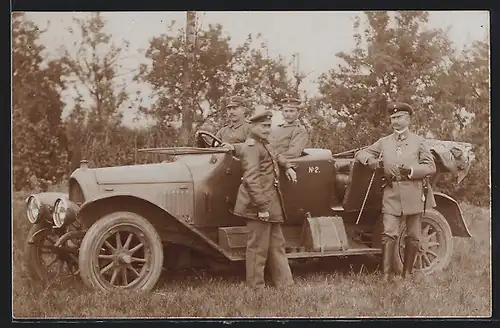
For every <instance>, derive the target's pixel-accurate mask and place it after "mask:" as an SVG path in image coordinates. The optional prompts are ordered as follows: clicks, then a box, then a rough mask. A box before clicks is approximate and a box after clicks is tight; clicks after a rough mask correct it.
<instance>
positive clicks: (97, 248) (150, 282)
mask: <svg viewBox="0 0 500 328" xmlns="http://www.w3.org/2000/svg"><path fill="white" fill-rule="evenodd" d="M141 245H142V246H141ZM79 267H80V276H81V278H82V280H83V282H84V284H85V285H87V286H88V287H89V288H91V289H95V290H101V291H106V292H107V291H116V290H129V291H149V290H151V289H153V287H154V286H155V285H156V283H157V282H158V279H159V278H160V274H161V272H162V267H163V245H162V242H161V239H160V236H159V235H158V232H157V231H156V229H155V228H154V226H153V225H152V224H151V223H150V222H149V221H148V220H146V219H145V218H143V217H142V216H140V215H138V214H136V213H132V212H114V213H110V214H108V215H105V216H104V217H102V218H101V219H99V220H97V222H95V223H94V224H93V225H92V226H91V227H90V228H89V229H88V231H87V232H86V234H85V236H84V237H83V241H82V244H81V246H80V254H79Z"/></svg>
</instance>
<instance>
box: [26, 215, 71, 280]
mask: <svg viewBox="0 0 500 328" xmlns="http://www.w3.org/2000/svg"><path fill="white" fill-rule="evenodd" d="M47 228H48V229H47ZM43 229H45V230H43ZM41 230H43V231H41ZM39 231H40V232H39ZM35 234H36V235H35ZM33 236H34V237H33ZM59 237H60V236H59V235H57V234H54V233H53V231H52V229H51V228H50V227H48V226H47V225H45V224H34V225H33V226H32V227H31V229H30V230H29V232H28V236H27V239H26V244H25V248H24V254H25V261H26V267H27V269H28V275H29V277H30V278H31V279H32V280H34V281H36V282H39V283H57V282H64V281H65V280H67V279H69V278H74V277H78V275H77V272H78V258H77V257H76V256H75V255H71V256H69V255H68V254H67V253H62V252H58V251H56V250H55V247H54V245H55V243H56V241H57V240H58V239H59ZM32 238H33V243H29V241H30V240H31V239H32ZM44 255H47V256H48V257H49V258H50V259H49V260H48V261H46V260H45V257H44ZM58 269H59V271H58Z"/></svg>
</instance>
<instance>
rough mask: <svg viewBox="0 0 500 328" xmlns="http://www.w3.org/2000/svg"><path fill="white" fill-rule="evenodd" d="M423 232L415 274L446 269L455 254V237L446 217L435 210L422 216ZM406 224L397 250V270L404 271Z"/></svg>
mask: <svg viewBox="0 0 500 328" xmlns="http://www.w3.org/2000/svg"><path fill="white" fill-rule="evenodd" d="M421 226H422V232H421V236H420V237H421V238H420V243H419V250H418V253H417V256H416V258H415V263H414V266H413V271H414V272H421V273H424V274H431V273H434V272H437V271H441V270H443V269H445V268H446V267H447V266H448V265H449V264H450V261H451V257H452V254H453V235H452V233H451V229H450V226H449V224H448V221H446V219H445V217H444V216H443V215H442V214H441V213H440V212H438V211H437V210H435V209H429V210H427V211H426V212H425V214H424V215H423V216H422V223H421ZM405 236H406V224H405V222H402V227H401V233H400V234H399V237H398V239H397V244H396V245H397V246H396V248H395V257H394V258H395V269H396V271H397V272H402V270H403V259H404V248H405V242H404V240H405Z"/></svg>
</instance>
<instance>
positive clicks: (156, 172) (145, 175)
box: [94, 162, 192, 184]
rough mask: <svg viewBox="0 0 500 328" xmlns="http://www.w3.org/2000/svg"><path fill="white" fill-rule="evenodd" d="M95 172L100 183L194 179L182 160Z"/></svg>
mask: <svg viewBox="0 0 500 328" xmlns="http://www.w3.org/2000/svg"><path fill="white" fill-rule="evenodd" d="M94 173H95V177H96V180H97V183H98V184H127V183H162V182H190V181H192V178H191V172H190V171H189V169H188V167H187V166H186V165H185V164H183V163H181V162H173V163H158V164H142V165H127V166H118V167H104V168H96V169H94Z"/></svg>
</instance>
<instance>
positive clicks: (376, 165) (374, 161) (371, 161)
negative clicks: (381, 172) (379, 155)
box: [366, 157, 380, 170]
mask: <svg viewBox="0 0 500 328" xmlns="http://www.w3.org/2000/svg"><path fill="white" fill-rule="evenodd" d="M366 165H368V166H369V167H370V168H371V169H372V170H376V169H377V168H379V167H380V160H378V159H376V158H373V157H370V158H369V159H368V161H367V162H366Z"/></svg>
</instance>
